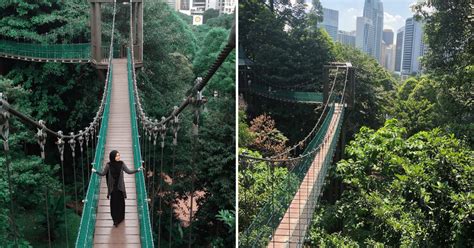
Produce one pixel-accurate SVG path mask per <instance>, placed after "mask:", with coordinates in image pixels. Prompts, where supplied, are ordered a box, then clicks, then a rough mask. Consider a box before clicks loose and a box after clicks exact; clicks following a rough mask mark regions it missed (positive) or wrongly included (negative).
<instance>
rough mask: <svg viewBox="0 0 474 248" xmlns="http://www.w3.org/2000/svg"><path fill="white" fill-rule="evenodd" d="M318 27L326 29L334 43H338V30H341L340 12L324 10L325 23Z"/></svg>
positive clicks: (319, 24)
mask: <svg viewBox="0 0 474 248" xmlns="http://www.w3.org/2000/svg"><path fill="white" fill-rule="evenodd" d="M318 27H321V28H324V29H325V30H326V32H328V34H329V36H331V38H332V40H333V41H337V30H338V28H339V11H337V10H333V9H327V8H323V21H322V22H321V23H318Z"/></svg>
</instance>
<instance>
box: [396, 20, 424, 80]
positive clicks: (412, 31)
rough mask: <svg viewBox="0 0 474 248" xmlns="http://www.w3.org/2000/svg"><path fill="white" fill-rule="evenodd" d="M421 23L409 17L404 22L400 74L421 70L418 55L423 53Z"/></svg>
mask: <svg viewBox="0 0 474 248" xmlns="http://www.w3.org/2000/svg"><path fill="white" fill-rule="evenodd" d="M424 52H425V44H424V43H423V25H422V23H421V22H418V21H416V20H415V18H413V17H410V18H408V19H407V20H406V22H405V34H404V37H403V55H402V56H403V57H402V68H401V73H402V75H410V74H414V73H420V72H421V64H420V57H421V56H423V55H424Z"/></svg>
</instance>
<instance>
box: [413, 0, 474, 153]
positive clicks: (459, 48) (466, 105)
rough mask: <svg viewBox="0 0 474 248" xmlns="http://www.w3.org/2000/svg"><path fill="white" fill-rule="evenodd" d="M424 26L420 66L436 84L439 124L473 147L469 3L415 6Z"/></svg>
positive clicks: (451, 0)
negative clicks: (422, 53)
mask: <svg viewBox="0 0 474 248" xmlns="http://www.w3.org/2000/svg"><path fill="white" fill-rule="evenodd" d="M414 10H415V11H416V13H417V15H418V18H421V19H423V21H424V23H425V28H424V32H425V40H426V42H427V47H428V49H427V53H426V55H425V56H424V58H423V64H424V66H425V67H426V69H427V72H428V73H430V74H431V76H432V77H433V78H434V80H436V81H437V82H439V84H440V89H439V93H440V96H439V99H440V106H441V108H442V113H443V115H442V116H440V117H441V121H442V122H443V123H445V124H446V125H445V126H446V128H448V130H449V131H450V132H454V133H455V134H456V135H457V137H459V138H463V139H466V140H468V141H469V143H470V144H471V146H472V145H473V144H474V140H473V138H472V137H474V135H473V134H474V126H473V125H472V123H473V122H474V114H473V113H474V110H473V104H472V98H473V96H472V92H474V90H473V83H472V78H474V56H472V54H474V40H473V39H474V34H473V32H474V31H473V30H474V27H473V21H472V2H470V1H469V0H460V1H457V0H456V1H455V0H447V1H442V0H431V1H424V2H421V3H418V4H416V5H414Z"/></svg>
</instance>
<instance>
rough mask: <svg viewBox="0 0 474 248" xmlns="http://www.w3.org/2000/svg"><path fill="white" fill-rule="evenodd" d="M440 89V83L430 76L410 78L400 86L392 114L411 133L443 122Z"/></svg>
mask: <svg viewBox="0 0 474 248" xmlns="http://www.w3.org/2000/svg"><path fill="white" fill-rule="evenodd" d="M438 90H439V86H438V84H437V83H436V82H435V81H433V80H431V79H429V78H428V77H422V78H420V79H419V80H417V79H415V78H410V79H408V80H406V81H405V82H404V83H403V84H402V85H401V86H400V87H399V88H398V91H397V94H396V98H395V100H394V105H393V110H392V116H393V117H394V118H396V119H398V120H399V121H400V124H401V125H402V126H403V127H405V128H406V129H407V132H408V134H409V135H411V134H415V133H417V132H419V131H422V130H429V129H432V128H434V127H436V126H438V125H440V124H441V123H440V120H441V118H442V113H441V109H440V105H439V102H438V93H437V92H438Z"/></svg>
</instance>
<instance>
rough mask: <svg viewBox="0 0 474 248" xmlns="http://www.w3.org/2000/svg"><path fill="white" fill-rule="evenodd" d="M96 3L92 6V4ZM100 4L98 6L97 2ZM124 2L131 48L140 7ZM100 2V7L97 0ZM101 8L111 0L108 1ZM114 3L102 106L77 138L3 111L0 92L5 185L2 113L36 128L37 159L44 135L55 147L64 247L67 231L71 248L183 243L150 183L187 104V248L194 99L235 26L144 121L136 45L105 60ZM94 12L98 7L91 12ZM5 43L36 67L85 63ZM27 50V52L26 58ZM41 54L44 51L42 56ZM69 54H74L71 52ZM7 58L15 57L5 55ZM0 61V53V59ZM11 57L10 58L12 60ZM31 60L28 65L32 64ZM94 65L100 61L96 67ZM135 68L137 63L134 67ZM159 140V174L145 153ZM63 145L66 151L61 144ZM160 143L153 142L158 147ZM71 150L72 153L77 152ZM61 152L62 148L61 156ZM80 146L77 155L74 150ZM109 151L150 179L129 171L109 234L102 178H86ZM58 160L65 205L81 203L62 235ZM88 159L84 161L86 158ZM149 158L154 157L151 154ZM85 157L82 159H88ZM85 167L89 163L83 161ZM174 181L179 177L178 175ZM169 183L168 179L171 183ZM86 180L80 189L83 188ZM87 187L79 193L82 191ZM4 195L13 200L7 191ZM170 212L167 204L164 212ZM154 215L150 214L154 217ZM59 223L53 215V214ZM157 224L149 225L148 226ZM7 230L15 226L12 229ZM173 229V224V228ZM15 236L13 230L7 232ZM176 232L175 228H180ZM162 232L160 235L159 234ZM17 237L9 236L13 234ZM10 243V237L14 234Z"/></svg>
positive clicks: (197, 109) (5, 121) (79, 56)
mask: <svg viewBox="0 0 474 248" xmlns="http://www.w3.org/2000/svg"><path fill="white" fill-rule="evenodd" d="M94 1H95V2H99V1H100V0H94ZM104 1H105V0H104ZM129 1H130V4H129V6H130V34H129V37H130V44H135V43H134V40H133V37H134V35H132V34H133V32H134V31H133V27H134V22H133V21H132V13H133V12H134V11H133V10H134V7H133V6H134V5H133V4H132V3H136V2H139V3H140V4H141V1H138V0H129ZM105 2H107V1H105ZM109 2H112V0H110V1H109ZM116 4H117V3H116V1H115V0H114V1H113V5H114V7H113V19H112V29H111V40H110V45H109V47H108V48H107V49H106V51H107V54H108V59H107V60H106V62H105V65H106V68H105V69H106V71H107V76H106V79H105V84H104V90H103V95H102V100H101V102H100V105H99V109H98V110H97V113H96V115H95V117H94V119H93V121H92V122H91V123H90V125H89V126H88V127H86V128H84V129H81V130H79V131H77V132H71V133H70V134H69V135H65V134H63V132H62V131H53V130H51V129H50V128H48V127H47V126H46V124H45V122H44V121H42V120H39V121H36V120H34V119H32V118H31V117H29V116H27V115H25V114H23V113H21V112H19V111H17V110H16V109H15V108H13V107H12V106H10V104H9V103H8V102H7V99H6V97H5V96H4V95H3V94H2V93H0V135H1V136H0V137H1V140H2V141H3V144H4V146H3V147H4V151H5V157H6V168H7V171H8V184H9V185H11V178H10V162H9V153H8V152H9V146H8V141H9V118H10V115H13V116H15V117H17V118H18V119H19V120H20V121H21V122H23V123H25V124H28V125H30V126H32V127H34V128H36V129H37V131H38V132H37V133H36V138H37V140H38V144H39V145H40V149H41V157H42V158H43V159H45V144H46V142H47V139H46V137H47V136H48V135H49V136H50V137H53V138H55V139H57V140H56V142H55V144H56V145H57V147H58V151H59V154H60V165H61V172H62V187H63V188H62V191H61V193H62V195H63V198H62V199H63V208H64V211H63V212H64V216H63V219H62V220H63V221H64V229H65V232H64V233H65V237H60V238H63V239H64V240H65V246H66V247H69V246H72V244H71V243H70V242H69V238H68V236H69V235H70V234H71V233H72V232H77V238H76V242H75V247H84V248H85V247H114V248H115V247H119V248H120V247H149V248H151V247H155V244H157V246H158V247H162V240H163V239H166V241H167V242H168V243H167V244H169V246H170V247H171V245H172V243H173V239H177V238H180V239H183V240H184V239H185V238H184V237H174V236H173V235H172V232H177V230H173V229H172V228H173V227H174V226H173V211H172V210H171V211H170V213H171V214H170V215H168V216H164V215H162V213H163V211H164V207H165V206H164V204H163V201H164V200H163V195H164V194H163V193H162V188H163V181H164V180H163V178H161V177H158V178H157V179H156V180H155V174H156V175H163V173H164V172H163V148H164V146H165V138H166V136H167V133H168V131H170V132H171V134H172V136H173V142H172V145H173V149H172V150H173V158H172V161H173V162H172V165H171V166H172V169H171V170H172V173H173V174H172V175H173V176H174V173H175V171H174V167H175V164H174V163H175V160H176V152H175V150H176V146H177V145H178V142H177V138H178V130H179V129H180V122H181V120H180V119H181V112H182V111H184V110H185V109H186V108H188V106H192V113H193V124H192V126H193V130H192V131H193V132H192V139H191V140H192V145H191V147H192V149H193V158H192V160H191V162H190V166H191V167H192V168H193V170H192V173H191V175H189V178H192V179H191V180H190V181H191V182H192V183H191V185H189V189H186V190H188V192H189V193H188V194H189V196H190V199H191V200H190V204H191V206H190V208H189V221H188V227H187V229H188V231H187V237H186V239H187V241H188V247H192V245H193V242H194V239H195V237H193V228H194V227H193V220H194V218H193V211H194V210H195V209H196V207H195V206H193V202H194V201H193V197H194V195H195V185H194V181H193V180H194V178H195V175H194V174H193V173H195V170H194V168H195V165H196V161H197V157H196V156H197V154H198V150H197V149H198V148H197V145H198V142H197V138H198V129H199V116H200V113H201V108H202V106H203V105H204V104H205V103H206V99H205V98H204V97H203V96H202V90H203V89H204V87H205V86H206V85H207V83H208V82H209V80H210V79H211V78H212V76H213V75H214V74H215V72H216V71H217V70H218V68H219V67H220V66H221V65H222V63H223V62H224V61H225V60H226V58H227V57H228V55H229V54H230V53H231V52H232V50H233V49H234V47H235V26H234V27H233V28H232V31H231V34H230V36H229V39H228V42H227V44H226V46H225V47H224V48H223V49H222V50H221V52H220V53H219V55H218V57H217V58H216V60H215V62H214V63H213V64H212V65H211V66H210V67H209V69H208V71H207V73H206V75H205V76H204V77H203V78H201V77H198V78H197V79H196V80H195V84H194V86H193V87H192V88H191V89H190V90H188V91H187V92H186V95H185V97H184V100H182V101H181V102H180V103H178V104H176V106H175V107H174V108H173V109H172V111H171V112H170V114H169V115H168V116H166V117H165V116H164V117H162V118H161V120H160V121H158V120H157V119H156V118H152V117H149V116H147V115H146V113H145V111H144V110H143V108H142V105H141V104H142V100H141V99H140V95H139V89H138V86H137V77H136V75H135V68H136V64H135V63H136V62H137V61H136V59H135V58H136V57H135V56H134V50H139V49H136V46H135V45H133V46H129V47H128V53H127V58H126V59H113V57H114V55H113V53H114V51H116V49H115V48H114V35H113V34H114V30H115V16H116ZM96 10H98V11H99V10H100V8H96ZM0 44H7V45H5V47H8V46H9V48H6V49H4V50H1V49H0V53H3V54H7V55H5V56H10V57H11V58H15V59H23V60H30V59H37V58H39V57H42V58H44V59H45V60H41V61H44V62H45V61H52V60H55V59H57V60H60V59H64V58H67V59H68V61H69V60H70V61H77V62H80V61H82V60H85V59H86V58H88V56H89V55H86V52H88V51H87V49H89V48H87V47H88V46H86V45H81V46H80V48H77V50H75V49H76V48H74V49H73V47H74V46H70V47H68V46H64V47H63V48H64V49H63V50H62V52H61V51H59V52H58V53H55V52H53V51H56V50H55V49H57V47H50V48H47V47H43V48H44V50H43V52H45V53H41V52H34V51H35V49H36V48H37V47H36V48H35V47H34V46H30V47H29V48H28V49H29V50H28V49H23V48H21V49H20V48H19V47H18V45H13V44H11V43H8V42H6V43H5V42H4V43H0ZM26 51H30V53H28V52H26ZM48 51H49V53H48ZM76 51H77V53H76ZM13 54H15V56H16V57H15V56H13ZM0 56H3V55H0ZM12 56H13V57H12ZM33 61H34V60H33ZM101 63H104V61H102V62H101ZM140 63H141V62H140ZM158 138H160V139H161V145H160V146H159V147H161V157H160V158H161V164H160V165H159V166H160V167H159V169H158V167H157V166H156V163H157V162H156V160H157V159H156V157H155V156H153V157H152V156H151V150H152V149H153V153H155V150H156V144H157V142H156V141H157V139H158ZM66 144H67V145H66ZM158 144H160V143H158ZM77 145H79V147H78V146H77ZM66 147H68V148H69V149H68V150H67V152H66V149H65V148H66ZM79 148H80V149H79ZM112 149H117V150H119V151H120V153H121V155H122V159H123V161H124V162H125V164H127V165H128V167H129V168H138V167H140V166H141V165H146V167H145V168H146V169H147V171H146V172H147V173H148V174H151V175H152V176H147V177H146V178H145V175H144V173H141V172H140V173H136V174H135V175H128V174H125V175H124V176H125V178H124V179H125V187H126V189H127V196H128V197H127V199H126V200H125V211H126V212H125V220H124V222H123V223H121V224H120V225H118V227H117V228H115V227H114V226H113V223H112V220H111V217H110V206H109V200H108V199H107V197H106V195H107V193H106V192H107V187H106V184H105V181H106V180H105V178H100V177H99V176H98V175H97V174H95V173H92V174H89V173H90V166H89V165H90V164H92V166H93V167H94V168H96V169H97V170H98V171H102V168H103V165H104V164H105V163H106V160H105V159H104V157H106V154H108V153H109V152H110V151H111V150H112ZM76 151H77V152H78V155H79V156H80V161H81V163H80V165H81V166H80V168H78V167H76V160H79V159H78V157H79V156H78V157H76ZM64 155H71V157H72V160H71V161H72V168H73V172H74V191H75V200H74V201H73V202H74V203H73V204H74V206H73V208H74V209H75V211H76V213H77V214H78V215H79V214H80V213H79V211H78V210H79V209H80V205H79V202H80V198H82V199H83V200H82V202H83V207H82V214H81V221H80V226H79V229H78V230H68V218H67V208H68V207H69V208H70V206H69V205H68V203H67V202H66V188H65V180H64V179H65V177H64V163H65V159H64ZM89 155H91V157H90V156H89ZM154 155H155V154H154ZM89 159H90V160H89ZM89 161H90V162H91V163H89ZM77 170H78V171H79V172H80V173H81V174H82V180H83V184H82V185H83V187H84V188H83V195H82V196H79V195H78V189H77V186H76V183H77V181H78V180H77V178H76V171H77ZM181 177H182V176H181ZM172 179H173V180H177V179H176V178H172ZM155 181H159V185H157V186H155ZM87 182H88V183H87ZM86 186H87V187H86ZM170 190H171V194H170V195H175V194H174V192H173V188H172V187H170ZM9 195H10V196H11V195H13V194H12V191H11V189H10V192H9ZM49 197H50V192H48V188H46V189H45V198H46V199H45V202H46V204H45V206H46V207H45V214H46V216H48V215H50V214H54V213H51V212H50V207H49V206H48V204H47V202H48V201H49V200H48V198H49ZM12 198H13V197H10V203H11V208H10V211H9V217H10V220H12V222H13V221H14V220H15V216H16V214H15V208H14V201H13V199H12ZM171 208H172V206H171ZM155 215H156V216H155ZM55 217H56V218H60V216H55ZM164 218H169V223H170V224H169V229H168V233H165V232H164V231H163V229H164V227H163V224H162V222H163V219H164ZM46 219H47V231H48V241H49V247H51V242H52V235H53V234H52V230H51V225H50V223H49V217H47V218H46ZM155 219H157V220H158V221H157V222H156V223H155V222H154V220H155ZM13 226H15V225H13ZM176 226H178V225H176ZM15 231H16V230H15ZM180 231H181V232H182V230H181V229H180ZM165 234H166V235H165ZM15 235H17V234H15ZM15 241H17V236H15Z"/></svg>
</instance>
